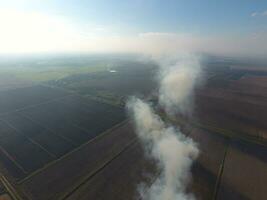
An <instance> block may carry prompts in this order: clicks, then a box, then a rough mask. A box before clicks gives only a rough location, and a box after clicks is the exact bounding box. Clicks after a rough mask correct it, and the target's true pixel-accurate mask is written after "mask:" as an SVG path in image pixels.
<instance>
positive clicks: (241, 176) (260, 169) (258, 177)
mask: <svg viewBox="0 0 267 200" xmlns="http://www.w3.org/2000/svg"><path fill="white" fill-rule="evenodd" d="M266 180H267V148H266V147H265V146H261V145H257V144H246V143H242V142H239V141H233V142H231V144H230V148H229V150H228V152H227V156H226V159H225V164H224V170H223V175H222V180H221V184H220V188H219V193H218V199H219V200H221V199H229V200H231V199H235V200H239V199H240V200H241V199H242V200H244V199H257V200H264V199H266Z"/></svg>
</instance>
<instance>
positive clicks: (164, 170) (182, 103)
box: [127, 60, 200, 200]
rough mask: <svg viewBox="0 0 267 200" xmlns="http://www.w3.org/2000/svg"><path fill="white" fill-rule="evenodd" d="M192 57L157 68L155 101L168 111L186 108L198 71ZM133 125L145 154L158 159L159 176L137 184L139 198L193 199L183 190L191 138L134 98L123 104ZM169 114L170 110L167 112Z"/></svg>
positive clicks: (195, 152)
mask: <svg viewBox="0 0 267 200" xmlns="http://www.w3.org/2000/svg"><path fill="white" fill-rule="evenodd" d="M199 66H200V65H199V64H198V62H197V61H196V60H192V61H190V62H189V61H188V60H186V62H184V61H181V60H180V61H179V62H178V63H176V64H175V65H172V66H171V67H169V68H167V69H166V68H165V69H163V70H161V71H160V76H159V103H160V105H161V106H163V107H164V108H165V110H166V112H167V114H168V112H175V111H182V112H186V111H187V110H189V109H188V108H186V107H187V106H189V104H187V101H189V99H190V97H191V96H192V93H193V90H194V88H195V85H196V83H197V79H198V75H199V74H200V67H199ZM127 107H128V109H129V110H130V112H131V114H132V116H133V120H134V122H135V126H136V132H137V135H138V137H139V138H140V140H141V141H142V143H143V144H144V147H145V150H146V151H147V153H148V155H149V156H151V157H152V158H154V159H155V160H156V161H158V162H157V163H158V167H159V169H160V170H161V173H160V176H159V177H158V178H157V179H156V180H155V181H154V182H153V184H152V185H151V186H145V185H141V189H140V188H139V189H140V197H141V199H142V200H194V199H195V197H194V195H193V194H188V193H187V192H186V186H187V184H188V182H189V181H190V177H191V175H190V168H191V165H192V163H193V161H194V160H195V159H196V158H197V156H198V153H199V151H198V148H197V145H196V144H195V143H194V141H193V140H192V139H190V138H188V137H186V136H185V135H184V134H182V133H181V132H180V130H179V129H178V128H175V127H174V126H172V125H167V124H166V123H164V121H163V120H162V119H161V118H160V116H159V115H157V114H156V113H155V111H154V110H153V108H152V106H151V105H150V104H149V103H147V102H145V101H143V100H141V99H138V98H135V97H133V98H131V99H130V100H129V101H128V104H127ZM171 114H173V113H171Z"/></svg>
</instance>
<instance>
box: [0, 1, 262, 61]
mask: <svg viewBox="0 0 267 200" xmlns="http://www.w3.org/2000/svg"><path fill="white" fill-rule="evenodd" d="M0 26H1V33H0V43H1V47H0V54H15V53H16V54H25V53H27V54H28V53H56V52H63V53H65V52H66V53H67V52H83V53H144V54H162V53H164V54H170V53H188V52H190V53H196V52H197V53H208V54H214V55H220V56H241V57H243V56H248V57H252V58H264V57H266V56H267V53H266V52H267V2H266V1H263V0H262V1H257V2H255V1H251V0H245V1H242V0H237V1H234V2H232V1H230V0H228V1H219V2H218V1H216V2H215V1H211V0H204V1H201V3H200V2H195V1H192V0H187V1H185V0H179V1H174V0H169V1H159V0H156V1H153V0H148V1H142V0H133V1H122V0H111V1H104V0H99V1H81V0H80V1H79V2H78V1H74V0H68V1H63V0H57V1H52V0H47V1H42V0H10V1H6V2H4V1H1V2H0Z"/></svg>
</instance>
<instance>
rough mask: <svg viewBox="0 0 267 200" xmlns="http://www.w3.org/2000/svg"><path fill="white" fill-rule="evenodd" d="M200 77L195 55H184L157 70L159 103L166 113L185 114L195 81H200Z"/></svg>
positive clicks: (191, 99)
mask: <svg viewBox="0 0 267 200" xmlns="http://www.w3.org/2000/svg"><path fill="white" fill-rule="evenodd" d="M165 65H166V64H165ZM201 77H202V75H201V68H200V64H199V58H198V57H195V56H186V57H183V58H180V59H177V60H176V62H175V63H174V64H171V65H167V66H165V67H162V69H161V70H160V72H159V83H160V85H159V103H160V104H161V105H162V106H163V107H164V108H165V110H166V111H167V113H169V114H171V113H172V114H173V113H175V112H181V113H183V114H186V113H189V112H190V111H191V108H192V103H193V102H192V101H193V91H194V88H195V86H196V83H198V84H200V83H201Z"/></svg>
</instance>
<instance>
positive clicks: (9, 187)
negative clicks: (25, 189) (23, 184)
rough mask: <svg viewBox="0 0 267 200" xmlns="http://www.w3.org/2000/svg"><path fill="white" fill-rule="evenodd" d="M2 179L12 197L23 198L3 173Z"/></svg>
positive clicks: (15, 199)
mask: <svg viewBox="0 0 267 200" xmlns="http://www.w3.org/2000/svg"><path fill="white" fill-rule="evenodd" d="M0 181H1V183H2V184H3V185H4V187H5V189H6V190H7V192H8V194H10V196H11V197H12V199H14V200H23V199H22V198H21V197H20V195H19V194H18V193H17V191H16V190H15V189H14V187H13V186H12V185H11V184H10V183H9V182H8V180H7V179H6V178H5V177H4V176H3V175H0Z"/></svg>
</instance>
